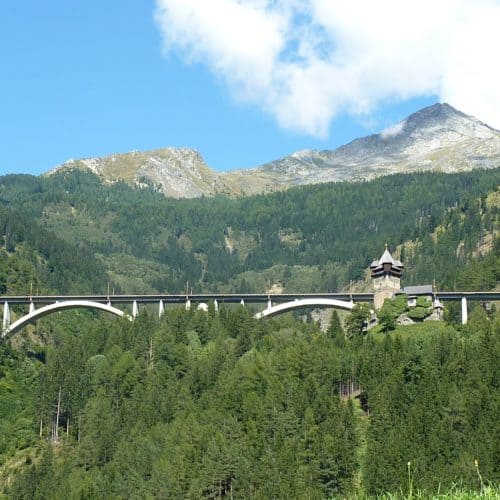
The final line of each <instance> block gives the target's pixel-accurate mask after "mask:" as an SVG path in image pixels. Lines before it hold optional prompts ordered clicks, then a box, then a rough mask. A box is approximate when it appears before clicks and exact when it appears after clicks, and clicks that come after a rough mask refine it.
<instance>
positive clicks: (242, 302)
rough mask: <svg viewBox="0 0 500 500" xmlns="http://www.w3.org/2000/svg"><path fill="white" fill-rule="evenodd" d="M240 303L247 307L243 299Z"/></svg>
mask: <svg viewBox="0 0 500 500" xmlns="http://www.w3.org/2000/svg"><path fill="white" fill-rule="evenodd" d="M240 304H241V305H242V306H243V307H245V301H244V300H243V299H241V300H240Z"/></svg>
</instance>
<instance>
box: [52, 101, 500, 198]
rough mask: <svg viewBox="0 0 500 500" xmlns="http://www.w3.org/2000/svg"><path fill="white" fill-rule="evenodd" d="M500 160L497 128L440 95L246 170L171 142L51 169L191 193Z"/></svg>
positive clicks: (249, 190) (255, 189) (257, 189)
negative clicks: (363, 129)
mask: <svg viewBox="0 0 500 500" xmlns="http://www.w3.org/2000/svg"><path fill="white" fill-rule="evenodd" d="M498 166H500V132H499V131H497V130H495V129H493V128H491V127H489V126H488V125H486V124H484V123H482V122H481V121H479V120H478V119H476V118H474V117H472V116H469V115H466V114H465V113H462V112H461V111H458V110H456V109H455V108H453V107H452V106H450V105H449V104H446V103H438V104H434V105H432V106H428V107H426V108H423V109H421V110H420V111H417V112H416V113H413V114H412V115H410V116H408V117H407V118H406V119H405V120H402V121H401V122H399V123H397V124H395V125H393V126H391V127H389V128H387V129H385V130H383V131H382V132H380V133H378V134H372V135H369V136H366V137H361V138H359V139H355V140H354V141H352V142H350V143H349V144H346V145H344V146H340V147H339V148H337V149H334V150H325V151H316V150H312V149H305V150H302V151H297V152H295V153H292V154H291V155H289V156H286V157H284V158H281V159H279V160H276V161H273V162H270V163H267V164H265V165H262V166H260V167H256V168H253V169H248V170H234V171H229V172H224V173H218V172H215V171H214V170H212V169H210V168H209V167H208V166H207V165H206V164H205V162H204V160H203V158H202V156H201V155H200V153H199V152H198V151H196V150H193V149H189V148H175V147H167V148H162V149H157V150H154V151H145V152H141V151H132V152H130V153H124V154H114V155H110V156H107V157H103V158H87V159H82V160H70V161H68V162H66V163H65V164H63V165H61V166H59V167H57V168H56V169H54V170H58V169H61V168H82V169H88V170H91V171H92V172H94V173H95V174H97V175H99V176H100V177H101V178H102V179H103V181H105V182H114V181H116V180H119V179H121V180H124V181H126V182H128V183H130V184H134V185H137V186H154V187H155V188H156V189H158V190H161V191H162V192H163V193H164V194H165V195H167V196H172V197H176V198H191V197H197V196H203V195H205V196H212V195H215V194H219V193H223V194H228V195H232V196H236V195H241V194H255V193H261V192H266V191H273V190H276V189H285V188H287V187H290V186H294V185H300V184H314V183H319V182H332V181H342V180H350V179H372V178H374V177H378V176H381V175H387V174H392V173H398V172H401V173H406V172H413V171H420V170H441V171H444V172H457V171H461V170H470V169H473V168H493V167H498Z"/></svg>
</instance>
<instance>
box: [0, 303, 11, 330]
mask: <svg viewBox="0 0 500 500" xmlns="http://www.w3.org/2000/svg"><path fill="white" fill-rule="evenodd" d="M9 326H10V307H9V303H8V302H4V304H3V322H2V332H4V333H5V332H6V331H7V329H8V328H9Z"/></svg>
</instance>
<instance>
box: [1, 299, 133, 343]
mask: <svg viewBox="0 0 500 500" xmlns="http://www.w3.org/2000/svg"><path fill="white" fill-rule="evenodd" d="M4 307H5V306H4ZM78 308H84V309H98V310H100V311H105V312H108V313H111V314H114V315H115V316H119V317H126V318H128V319H130V320H131V319H132V318H131V317H130V316H129V315H128V314H126V313H125V312H123V311H121V310H120V309H117V308H116V307H113V306H111V305H109V304H102V303H100V302H93V301H90V300H66V301H63V302H55V303H54V304H49V305H47V306H44V307H40V309H35V310H32V311H30V312H29V313H28V314H26V315H24V316H21V317H20V318H19V319H18V320H16V321H14V322H13V323H12V324H10V325H9V326H7V327H6V328H5V330H4V332H3V334H2V336H3V337H7V336H9V335H12V334H14V333H16V332H17V331H18V330H20V329H21V328H23V327H25V326H26V325H28V324H29V323H33V322H34V321H36V320H37V319H39V318H42V317H43V316H47V315H48V314H52V313H53V312H57V311H63V310H65V309H78Z"/></svg>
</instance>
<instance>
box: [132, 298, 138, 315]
mask: <svg viewBox="0 0 500 500" xmlns="http://www.w3.org/2000/svg"><path fill="white" fill-rule="evenodd" d="M138 314H139V306H138V305H137V300H134V302H132V318H134V319H135V318H137V316H138Z"/></svg>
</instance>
